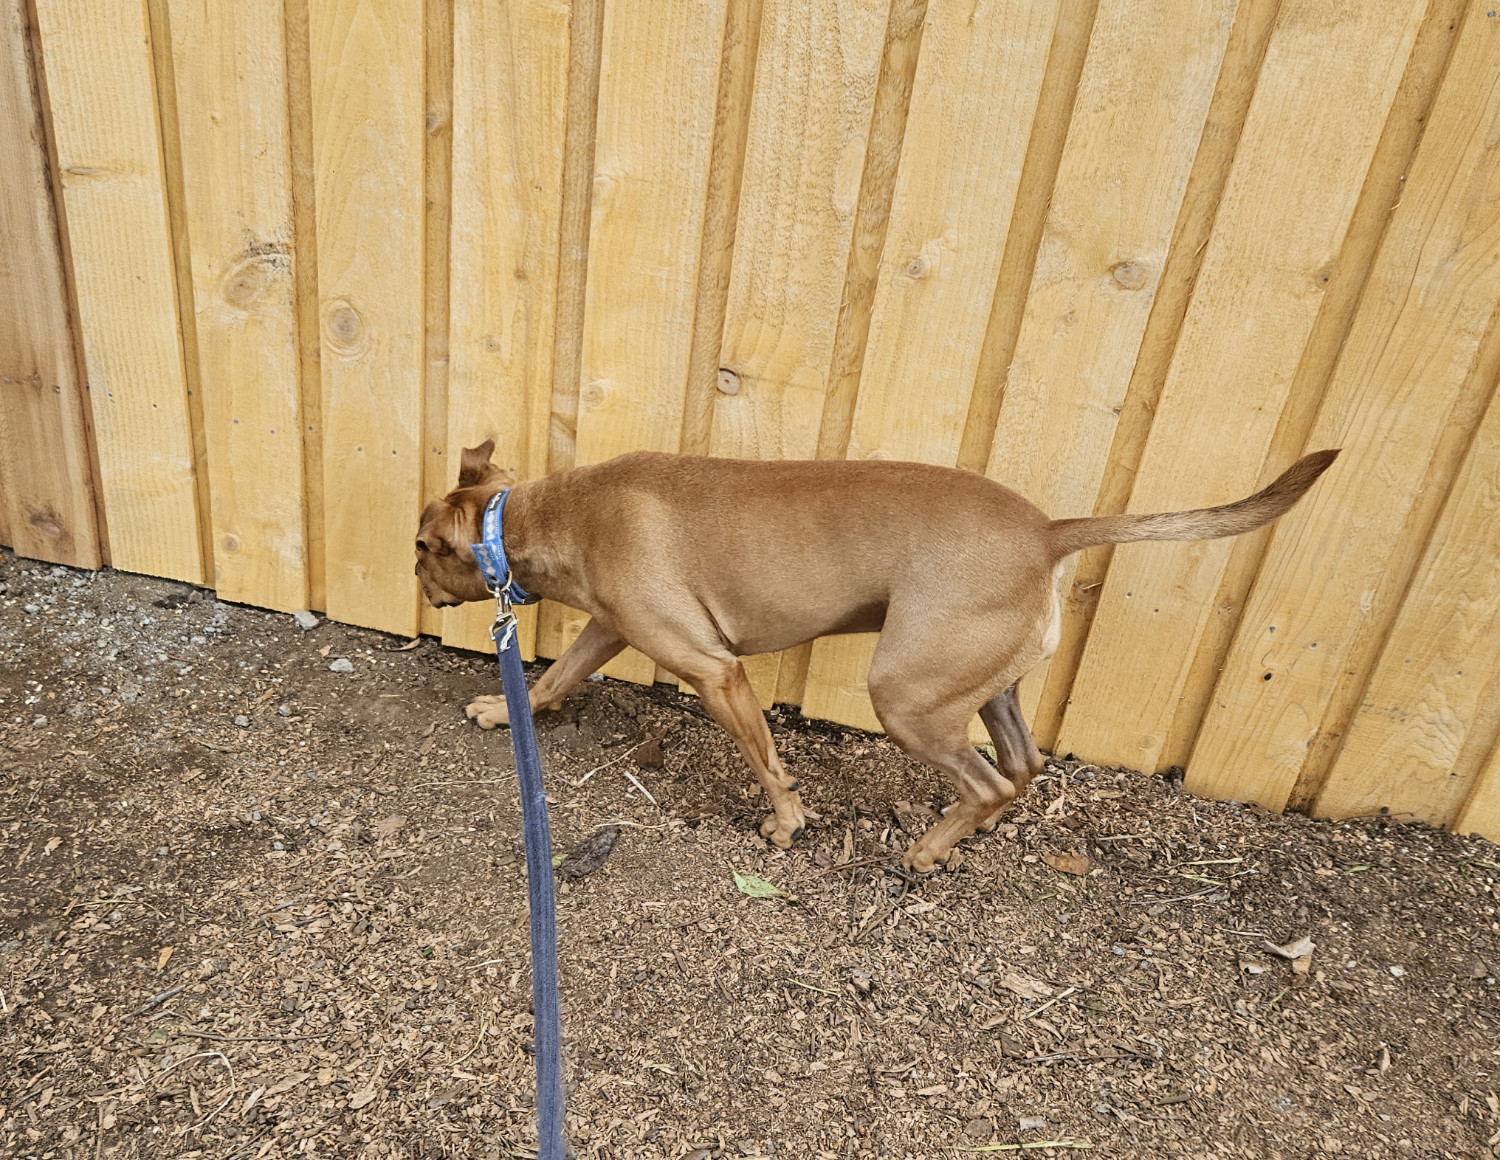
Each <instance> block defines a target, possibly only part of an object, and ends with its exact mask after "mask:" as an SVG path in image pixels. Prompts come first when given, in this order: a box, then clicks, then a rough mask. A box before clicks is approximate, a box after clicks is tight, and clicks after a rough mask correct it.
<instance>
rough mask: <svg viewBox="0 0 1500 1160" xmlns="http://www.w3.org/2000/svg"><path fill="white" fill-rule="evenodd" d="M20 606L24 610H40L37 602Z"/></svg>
mask: <svg viewBox="0 0 1500 1160" xmlns="http://www.w3.org/2000/svg"><path fill="white" fill-rule="evenodd" d="M21 607H22V609H23V610H24V611H26V612H40V611H41V610H42V607H41V605H39V604H23V605H22V606H21Z"/></svg>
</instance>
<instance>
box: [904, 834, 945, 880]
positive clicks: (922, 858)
mask: <svg viewBox="0 0 1500 1160" xmlns="http://www.w3.org/2000/svg"><path fill="white" fill-rule="evenodd" d="M946 861H947V857H946V855H945V856H944V857H941V858H939V857H936V856H934V854H933V853H932V851H930V850H924V849H923V848H922V844H921V843H920V842H918V843H917V844H916V845H915V846H913V847H912V848H911V849H910V850H908V851H907V852H906V853H905V854H903V855H902V856H901V865H903V866H905V867H906V868H907V869H908V870H915V871H916V872H917V873H918V874H931V873H932V872H933V871H934V870H937V869H939V868H941V867H942V865H943V863H945V862H946Z"/></svg>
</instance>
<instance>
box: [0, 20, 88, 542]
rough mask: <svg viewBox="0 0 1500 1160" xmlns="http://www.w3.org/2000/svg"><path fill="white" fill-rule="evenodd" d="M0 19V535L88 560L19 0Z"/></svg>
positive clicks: (62, 296) (67, 326)
mask: <svg viewBox="0 0 1500 1160" xmlns="http://www.w3.org/2000/svg"><path fill="white" fill-rule="evenodd" d="M0 21H3V24H0V29H3V31H0V42H3V47H0V70H3V73H4V75H0V171H3V172H4V174H5V177H4V180H3V181H0V542H4V543H8V544H9V545H10V546H11V547H12V548H14V549H15V551H16V552H17V553H18V554H19V555H22V556H30V557H32V558H33V559H38V560H47V561H50V562H52V563H55V564H72V565H74V566H76V567H80V568H97V567H98V566H99V563H100V560H101V552H100V538H99V527H98V522H97V517H96V512H95V504H94V477H93V467H92V464H91V463H90V457H89V443H88V423H87V416H86V414H85V407H86V406H87V401H86V400H85V398H84V396H83V384H82V383H81V382H80V381H79V374H78V363H77V356H76V353H75V349H74V346H73V332H72V326H71V320H70V318H69V311H68V286H67V278H66V275H65V272H64V269H63V257H62V249H61V241H60V238H59V236H58V223H57V217H56V212H55V209H54V207H53V204H52V180H51V176H50V174H49V173H48V160H47V145H46V136H45V132H44V129H43V125H42V111H41V108H40V104H39V102H40V99H41V93H40V91H39V89H38V78H37V74H36V72H35V71H34V67H33V66H34V59H33V52H34V46H33V44H32V38H31V29H30V25H29V18H28V15H27V8H26V2H25V0H6V2H5V3H4V5H3V6H0Z"/></svg>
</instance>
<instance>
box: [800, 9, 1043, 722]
mask: <svg viewBox="0 0 1500 1160" xmlns="http://www.w3.org/2000/svg"><path fill="white" fill-rule="evenodd" d="M1057 12H1058V4H1057V3H1056V2H1051V3H1048V2H1040V3H1035V4H1027V5H1001V4H997V3H992V2H981V3H980V4H979V5H978V7H977V8H975V7H974V5H972V4H967V3H965V4H959V3H956V2H952V0H933V2H932V3H930V4H929V6H928V9H927V25H926V28H925V29H924V31H923V34H922V54H921V57H920V59H919V60H918V62H917V73H916V79H915V81H914V84H913V88H912V97H911V109H910V111H909V113H908V114H907V122H906V132H905V143H904V145H903V149H902V156H901V164H900V168H899V170H898V172H897V176H896V192H895V197H894V200H893V202H892V206H891V216H890V222H889V225H888V226H887V228H886V234H885V251H884V254H883V256H882V258H881V263H880V276H879V282H878V285H877V289H876V294H875V304H874V308H873V311H872V315H871V320H870V335H869V340H868V346H867V350H866V353H865V357H864V364H863V371H862V376H861V379H860V388H859V397H858V402H857V404H856V407H855V412H854V421H853V425H852V429H851V431H850V438H849V447H848V457H849V458H851V459H863V458H886V459H912V460H919V461H923V462H927V463H941V464H952V463H954V462H956V460H957V456H958V449H959V444H960V442H961V440H962V438H963V429H964V422H965V419H966V418H967V416H968V409H969V396H970V392H971V391H972V389H973V386H974V377H975V374H976V371H977V369H978V365H979V354H980V349H981V347H982V344H983V340H984V329H985V323H986V322H987V321H988V319H989V313H990V303H991V301H992V299H993V297H994V291H995V281H996V278H997V277H998V275H999V271H1000V261H1001V257H1002V255H1003V251H1004V247H1005V237H1006V232H1007V230H1008V229H1009V226H1010V219H1011V211H1012V209H1013V208H1014V205H1015V196H1016V188H1017V185H1018V184H1019V182H1020V178H1021V167H1022V164H1023V163H1024V161H1025V156H1026V146H1027V142H1028V140H1029V136H1030V133H1031V128H1032V119H1033V114H1034V112H1035V111H1036V102H1037V95H1038V93H1039V92H1040V90H1041V84H1042V73H1043V70H1044V69H1045V67H1046V64H1047V54H1048V50H1049V48H1050V47H1051V43H1052V33H1053V28H1054V26H1055V23H1056V20H1057ZM997 86H998V87H997ZM873 651H874V638H873V637H871V636H868V635H866V636H860V637H852V638H830V639H828V640H824V641H819V642H818V643H817V644H815V645H814V646H813V653H812V661H811V663H810V665H809V668H808V675H807V691H806V693H805V696H804V702H803V704H804V708H805V710H806V711H807V712H808V713H810V714H813V715H815V716H820V717H828V718H830V719H832V720H835V721H842V722H844V723H846V724H850V725H858V726H860V727H862V728H878V723H877V722H876V721H875V718H874V711H873V710H872V709H871V707H870V704H869V697H868V694H867V692H866V690H865V675H866V673H867V672H868V669H869V661H870V657H871V655H872V654H873Z"/></svg>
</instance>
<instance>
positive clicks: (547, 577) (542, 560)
mask: <svg viewBox="0 0 1500 1160" xmlns="http://www.w3.org/2000/svg"><path fill="white" fill-rule="evenodd" d="M557 490H558V489H557V487H556V486H555V485H554V484H553V482H552V479H551V478H547V479H537V480H531V481H528V482H526V483H518V484H517V485H516V486H515V487H513V488H511V492H510V498H509V499H508V500H506V502H505V526H504V537H505V558H506V560H507V562H508V563H509V564H510V568H511V572H512V573H513V574H514V575H515V578H516V582H517V583H518V584H520V585H521V587H522V588H524V589H526V591H528V592H532V593H535V594H537V595H539V596H546V597H549V598H551V599H559V596H557V595H554V592H555V591H556V590H557V589H558V587H559V581H562V582H563V583H564V584H565V583H566V572H567V564H566V561H567V560H569V559H571V558H575V557H574V554H573V553H572V552H571V550H570V549H571V544H570V543H568V542H565V541H567V540H568V539H569V537H568V534H567V532H566V531H565V530H564V529H565V528H566V526H567V525H566V524H564V523H562V522H561V521H558V520H556V519H553V518H549V513H550V512H551V511H552V510H553V509H554V508H555V507H556V505H557V502H558V499H559V497H558V496H557V495H556V492H557Z"/></svg>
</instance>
